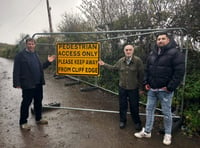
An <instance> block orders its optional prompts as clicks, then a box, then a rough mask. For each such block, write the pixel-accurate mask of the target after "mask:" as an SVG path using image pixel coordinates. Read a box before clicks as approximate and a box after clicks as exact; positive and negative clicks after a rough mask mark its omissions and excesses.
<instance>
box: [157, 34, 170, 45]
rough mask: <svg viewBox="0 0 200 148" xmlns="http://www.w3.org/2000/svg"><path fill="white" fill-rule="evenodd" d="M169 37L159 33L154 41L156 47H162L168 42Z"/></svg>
mask: <svg viewBox="0 0 200 148" xmlns="http://www.w3.org/2000/svg"><path fill="white" fill-rule="evenodd" d="M169 41H170V40H169V38H168V37H167V36H166V35H159V36H158V37H157V40H156V43H157V46H158V47H163V46H165V45H167V44H168V43H169Z"/></svg>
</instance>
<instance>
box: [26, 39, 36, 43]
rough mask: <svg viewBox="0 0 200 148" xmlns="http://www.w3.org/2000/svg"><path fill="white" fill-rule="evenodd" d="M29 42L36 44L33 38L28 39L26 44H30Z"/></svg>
mask: <svg viewBox="0 0 200 148" xmlns="http://www.w3.org/2000/svg"><path fill="white" fill-rule="evenodd" d="M28 42H34V43H35V40H34V39H33V38H28V39H26V43H28Z"/></svg>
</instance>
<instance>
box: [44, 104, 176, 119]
mask: <svg viewBox="0 0 200 148" xmlns="http://www.w3.org/2000/svg"><path fill="white" fill-rule="evenodd" d="M43 108H49V109H66V110H76V111H89V112H101V113H115V114H119V111H112V110H101V109H89V108H75V107H64V106H63V107H62V106H49V105H44V106H43ZM127 114H130V112H128V113H127ZM139 115H140V116H146V114H145V113H139ZM154 116H156V117H164V115H157V114H155V115H154ZM172 118H177V119H179V118H180V116H175V115H173V116H172Z"/></svg>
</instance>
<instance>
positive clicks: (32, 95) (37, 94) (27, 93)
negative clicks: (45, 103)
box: [19, 85, 43, 125]
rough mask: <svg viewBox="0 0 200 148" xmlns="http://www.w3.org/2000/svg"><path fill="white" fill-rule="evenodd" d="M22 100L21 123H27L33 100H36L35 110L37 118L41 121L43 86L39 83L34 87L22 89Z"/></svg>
mask: <svg viewBox="0 0 200 148" xmlns="http://www.w3.org/2000/svg"><path fill="white" fill-rule="evenodd" d="M22 98H23V99H22V102H21V108H20V121H19V124H20V125H21V124H24V123H27V119H28V116H29V107H30V105H31V102H32V100H34V112H35V120H36V121H39V120H40V119H41V118H42V98H43V87H42V85H37V86H36V87H35V88H32V89H22Z"/></svg>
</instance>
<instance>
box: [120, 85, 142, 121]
mask: <svg viewBox="0 0 200 148" xmlns="http://www.w3.org/2000/svg"><path fill="white" fill-rule="evenodd" d="M128 102H129V105H130V112H131V117H132V119H133V122H134V123H135V124H141V120H140V116H139V91H138V89H133V90H127V89H124V88H121V87H119V107H120V109H119V112H120V122H126V120H127V117H126V116H127V110H128Z"/></svg>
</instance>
